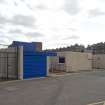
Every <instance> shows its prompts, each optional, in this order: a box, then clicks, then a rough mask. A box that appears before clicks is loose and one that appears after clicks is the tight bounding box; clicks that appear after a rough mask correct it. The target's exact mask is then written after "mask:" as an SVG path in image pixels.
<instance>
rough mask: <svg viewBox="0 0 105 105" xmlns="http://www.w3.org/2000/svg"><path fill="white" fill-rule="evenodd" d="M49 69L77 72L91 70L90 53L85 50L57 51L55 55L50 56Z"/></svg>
mask: <svg viewBox="0 0 105 105" xmlns="http://www.w3.org/2000/svg"><path fill="white" fill-rule="evenodd" d="M49 61H50V66H49V67H50V71H52V72H53V71H58V72H59V71H65V72H77V71H80V70H81V71H86V70H92V54H91V53H85V52H83V53H82V52H70V51H64V52H57V56H55V57H50V58H49Z"/></svg>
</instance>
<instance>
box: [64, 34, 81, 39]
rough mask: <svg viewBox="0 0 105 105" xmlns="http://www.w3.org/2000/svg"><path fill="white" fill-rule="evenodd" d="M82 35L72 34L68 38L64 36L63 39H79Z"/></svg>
mask: <svg viewBox="0 0 105 105" xmlns="http://www.w3.org/2000/svg"><path fill="white" fill-rule="evenodd" d="M79 38H80V37H79V36H77V35H72V36H68V37H66V38H63V40H69V39H73V40H76V39H79Z"/></svg>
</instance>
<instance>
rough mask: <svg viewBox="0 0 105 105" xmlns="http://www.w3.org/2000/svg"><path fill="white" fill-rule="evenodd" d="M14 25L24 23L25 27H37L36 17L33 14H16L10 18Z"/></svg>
mask: <svg viewBox="0 0 105 105" xmlns="http://www.w3.org/2000/svg"><path fill="white" fill-rule="evenodd" d="M10 23H11V24H13V25H22V26H24V27H35V25H34V23H35V18H34V17H32V16H24V15H15V16H14V17H13V19H11V20H10Z"/></svg>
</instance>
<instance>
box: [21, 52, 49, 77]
mask: <svg viewBox="0 0 105 105" xmlns="http://www.w3.org/2000/svg"><path fill="white" fill-rule="evenodd" d="M23 67H24V68H23V70H24V75H23V78H33V77H45V76H46V75H47V57H46V55H40V54H36V53H32V52H24V64H23Z"/></svg>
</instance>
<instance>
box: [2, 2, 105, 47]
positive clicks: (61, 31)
mask: <svg viewBox="0 0 105 105" xmlns="http://www.w3.org/2000/svg"><path fill="white" fill-rule="evenodd" d="M13 40H17V41H28V42H31V41H41V42H43V44H44V48H56V47H63V46H69V45H71V44H75V43H78V44H84V45H88V44H93V43H97V42H105V0H0V43H3V44H9V43H11V42H12V41H13Z"/></svg>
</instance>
